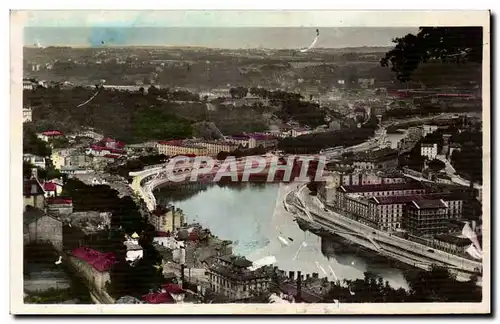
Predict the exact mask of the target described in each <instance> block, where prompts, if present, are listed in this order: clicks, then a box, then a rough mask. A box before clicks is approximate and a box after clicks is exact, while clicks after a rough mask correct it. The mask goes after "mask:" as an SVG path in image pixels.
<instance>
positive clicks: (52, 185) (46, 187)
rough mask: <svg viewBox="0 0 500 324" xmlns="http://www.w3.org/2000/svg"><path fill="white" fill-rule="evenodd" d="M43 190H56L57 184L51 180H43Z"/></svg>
mask: <svg viewBox="0 0 500 324" xmlns="http://www.w3.org/2000/svg"><path fill="white" fill-rule="evenodd" d="M43 190H45V191H56V190H57V185H56V184H55V183H53V182H45V183H44V184H43Z"/></svg>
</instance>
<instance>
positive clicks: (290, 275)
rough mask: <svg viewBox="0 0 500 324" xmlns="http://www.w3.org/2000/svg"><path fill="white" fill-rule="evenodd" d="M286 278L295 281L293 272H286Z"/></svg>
mask: <svg viewBox="0 0 500 324" xmlns="http://www.w3.org/2000/svg"><path fill="white" fill-rule="evenodd" d="M288 278H289V279H292V280H293V279H295V271H288Z"/></svg>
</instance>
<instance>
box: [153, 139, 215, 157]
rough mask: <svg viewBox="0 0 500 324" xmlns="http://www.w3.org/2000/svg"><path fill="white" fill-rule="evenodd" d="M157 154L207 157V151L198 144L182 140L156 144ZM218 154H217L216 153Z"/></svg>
mask: <svg viewBox="0 0 500 324" xmlns="http://www.w3.org/2000/svg"><path fill="white" fill-rule="evenodd" d="M156 149H157V151H158V154H164V155H167V156H174V155H198V156H206V155H208V149H207V148H206V147H204V146H201V145H199V144H192V143H188V142H185V141H183V140H173V141H161V142H158V143H157V144H156ZM217 153H219V152H217Z"/></svg>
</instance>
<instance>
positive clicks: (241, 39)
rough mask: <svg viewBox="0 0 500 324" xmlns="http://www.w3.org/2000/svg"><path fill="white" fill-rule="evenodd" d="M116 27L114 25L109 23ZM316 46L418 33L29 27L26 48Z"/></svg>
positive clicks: (374, 42) (385, 41)
mask: <svg viewBox="0 0 500 324" xmlns="http://www.w3.org/2000/svg"><path fill="white" fill-rule="evenodd" d="M110 25H111V24H110ZM316 28H318V29H319V32H320V36H319V39H318V41H317V43H316V47H324V48H344V47H361V46H391V40H392V39H393V38H394V37H401V36H404V35H406V34H407V33H415V32H418V28H408V27H407V28H397V27H393V28H383V27H361V28H355V27H340V28H335V27H333V28H332V27H271V28H269V27H189V26H187V27H161V26H158V27H130V26H127V27H122V26H112V25H111V26H96V27H71V26H60V27H55V26H54V27H35V26H34V27H29V26H28V27H25V28H24V45H25V46H34V45H35V44H37V43H39V44H40V45H42V46H53V45H59V46H61V45H64V46H92V47H95V46H104V45H107V46H138V45H158V46H202V47H212V48H231V49H236V48H273V49H279V48H283V49H291V48H303V47H307V46H308V45H309V44H310V43H311V42H312V41H313V39H314V38H315V36H316Z"/></svg>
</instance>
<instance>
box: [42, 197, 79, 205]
mask: <svg viewBox="0 0 500 324" xmlns="http://www.w3.org/2000/svg"><path fill="white" fill-rule="evenodd" d="M47 203H48V204H49V205H51V204H65V205H70V204H72V203H73V199H71V198H62V197H53V198H47Z"/></svg>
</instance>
